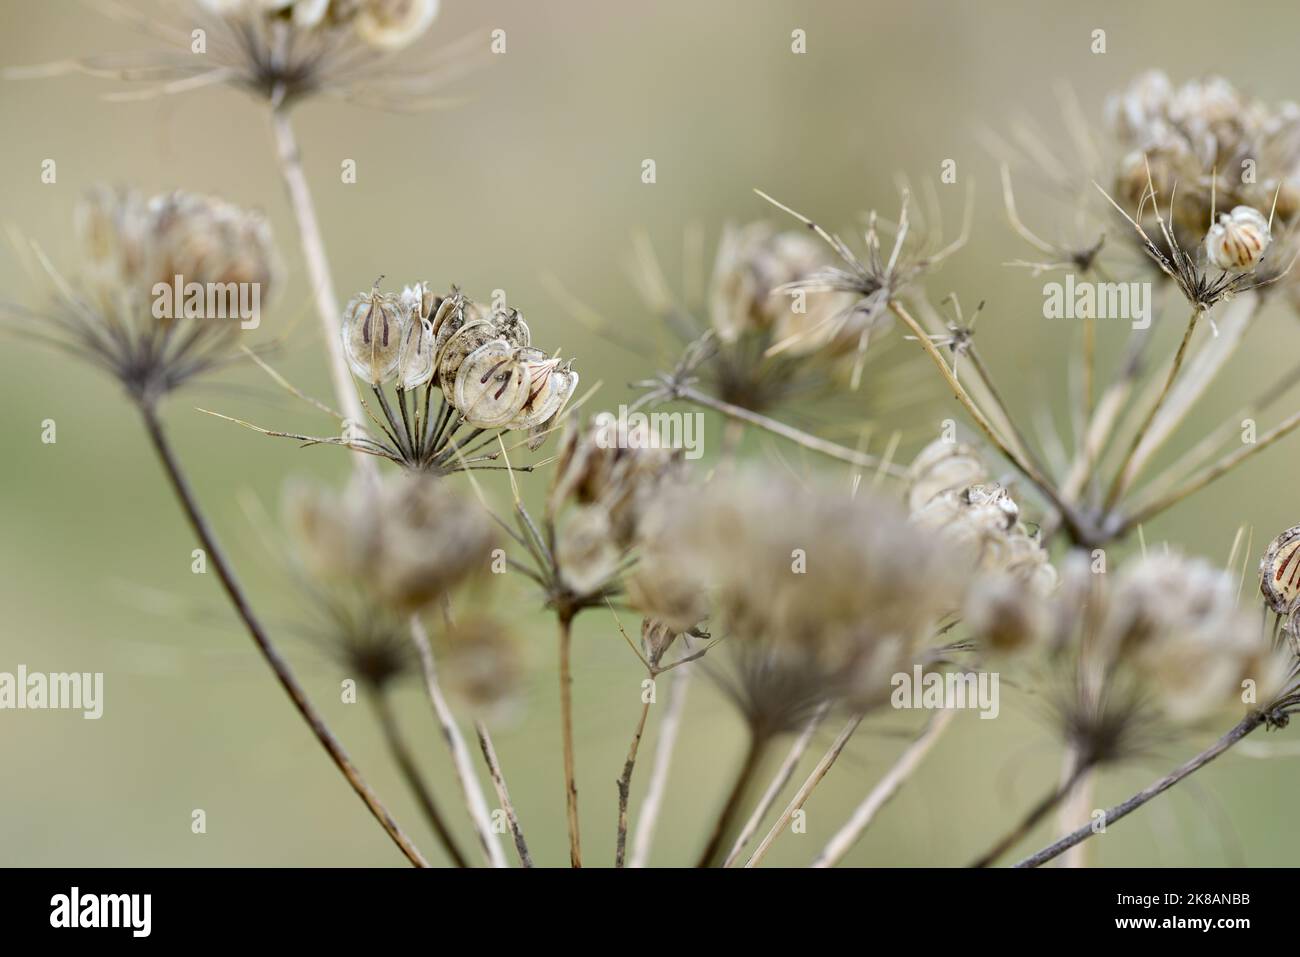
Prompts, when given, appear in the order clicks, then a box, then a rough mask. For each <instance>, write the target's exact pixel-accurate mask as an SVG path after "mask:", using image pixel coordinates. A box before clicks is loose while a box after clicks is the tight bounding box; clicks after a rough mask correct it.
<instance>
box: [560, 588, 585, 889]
mask: <svg viewBox="0 0 1300 957" xmlns="http://www.w3.org/2000/svg"><path fill="white" fill-rule="evenodd" d="M559 620H560V728H561V733H562V735H563V736H564V807H565V814H566V815H567V818H568V825H569V865H570V866H571V867H581V866H582V847H581V841H580V839H579V836H578V783H577V773H576V769H575V761H574V754H573V671H572V666H571V662H570V658H571V653H570V652H571V648H570V646H571V645H572V644H573V630H572V627H571V626H572V624H573V619H572V618H571V617H570V616H569V615H567V614H561V615H560V619H559Z"/></svg>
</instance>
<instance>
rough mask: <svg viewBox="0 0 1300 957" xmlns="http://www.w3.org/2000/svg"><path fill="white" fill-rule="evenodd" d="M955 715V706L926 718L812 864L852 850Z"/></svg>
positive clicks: (829, 862) (832, 861) (824, 864)
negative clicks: (891, 764)
mask: <svg viewBox="0 0 1300 957" xmlns="http://www.w3.org/2000/svg"><path fill="white" fill-rule="evenodd" d="M956 715H957V711H956V710H955V709H953V708H946V709H944V710H942V711H939V712H937V713H936V714H935V715H934V716H933V717H931V718H930V720H929V721H927V722H926V725H925V727H924V728H923V729H922V730H921V733H920V734H919V735H918V736H917V738H916V740H915V741H913V742H912V743H911V744H910V745H908V747H907V750H906V751H904V752H903V753H902V755H900V756H899V758H898V760H897V761H895V762H894V765H893V767H891V768H890V769H889V770H888V771H887V772H886V773H885V776H884V777H883V778H881V779H880V781H879V782H878V783H877V784H876V786H875V787H874V788H872V789H871V793H869V794H868V795H867V796H866V798H865V799H864V800H863V802H862V803H861V804H859V805H858V806H857V808H856V809H855V810H854V811H853V815H852V816H851V817H850V818H849V819H848V821H847V822H845V824H844V826H843V827H841V828H840V829H839V830H838V831H836V832H835V836H834V837H832V838H831V839H830V840H829V841H828V842H827V843H826V846H825V847H824V848H822V851H821V853H820V854H818V855H817V857H816V859H815V860H814V861H813V862H812V866H813V867H834V866H835V865H836V864H838V863H839V862H840V861H841V860H843V858H844V855H845V854H847V853H848V852H849V851H850V850H852V848H853V845H855V844H857V842H858V841H859V839H861V837H862V835H863V833H864V832H865V831H866V829H867V828H868V827H870V826H871V822H872V821H873V820H874V819H875V817H876V814H878V813H879V811H880V809H881V808H882V807H884V806H885V804H886V803H887V802H888V801H889V799H890V798H892V797H893V796H894V795H895V794H897V793H898V791H899V789H900V788H901V787H902V786H903V785H904V784H905V783H906V782H907V780H908V778H910V777H911V776H912V774H913V772H915V771H916V769H917V768H918V767H920V766H921V762H922V761H924V760H925V756H926V755H927V754H929V753H930V749H931V748H932V747H934V745H935V742H937V741H938V740H939V738H940V737H941V736H942V735H943V732H944V730H945V729H946V728H947V727H948V725H949V723H951V721H952V719H953V718H954V717H956Z"/></svg>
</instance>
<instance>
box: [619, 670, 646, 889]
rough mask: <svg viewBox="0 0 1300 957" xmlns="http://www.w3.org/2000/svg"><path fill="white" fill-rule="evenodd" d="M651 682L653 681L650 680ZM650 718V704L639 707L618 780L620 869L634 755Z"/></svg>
mask: <svg viewBox="0 0 1300 957" xmlns="http://www.w3.org/2000/svg"><path fill="white" fill-rule="evenodd" d="M652 680H653V679H652ZM648 717H650V702H649V701H646V702H645V703H644V704H642V705H641V717H640V719H639V720H638V721H637V723H636V730H635V731H633V732H632V743H631V745H629V746H628V749H627V760H626V761H624V762H623V773H622V774H621V775H620V776H619V779H618V839H617V841H616V842H615V845H614V866H615V867H622V866H623V865H624V862H625V859H626V856H627V803H628V797H629V795H630V793H631V790H632V770H633V768H635V767H636V753H637V750H638V749H639V748H640V747H641V736H642V735H643V734H645V722H646V718H648Z"/></svg>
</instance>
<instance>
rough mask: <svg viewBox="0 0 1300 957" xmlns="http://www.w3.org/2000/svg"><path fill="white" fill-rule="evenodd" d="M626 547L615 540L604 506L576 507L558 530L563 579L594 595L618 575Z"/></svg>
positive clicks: (574, 588)
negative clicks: (622, 546)
mask: <svg viewBox="0 0 1300 957" xmlns="http://www.w3.org/2000/svg"><path fill="white" fill-rule="evenodd" d="M622 557H623V549H622V548H621V547H620V546H619V544H618V542H617V541H615V539H614V528H613V522H612V521H611V519H610V514H609V510H608V509H606V508H605V506H604V505H601V504H598V503H593V504H591V505H581V506H578V507H577V508H575V509H573V510H572V511H571V512H570V513H569V514H568V515H567V516H566V517H565V520H564V522H563V523H562V524H561V525H560V527H559V529H558V530H557V531H556V543H555V564H556V565H557V566H558V567H559V570H560V580H561V581H563V582H564V584H565V586H566V587H567V588H569V589H570V590H571V591H573V592H574V593H575V594H578V595H590V594H594V593H595V592H597V591H598V590H599V589H600V587H601V586H602V585H604V584H605V583H606V582H608V581H610V580H611V579H613V578H614V577H615V575H616V574H617V572H618V566H619V562H620V561H621V560H622Z"/></svg>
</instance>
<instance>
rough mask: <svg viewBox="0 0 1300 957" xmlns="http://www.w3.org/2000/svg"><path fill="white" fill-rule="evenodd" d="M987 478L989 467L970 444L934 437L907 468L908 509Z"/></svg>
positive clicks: (910, 509) (918, 508)
mask: <svg viewBox="0 0 1300 957" xmlns="http://www.w3.org/2000/svg"><path fill="white" fill-rule="evenodd" d="M987 478H988V470H987V469H985V468H984V463H983V462H981V461H980V458H979V455H978V453H976V451H975V450H974V449H973V448H971V447H970V446H969V445H964V444H962V443H960V442H949V441H946V440H945V439H935V440H934V441H933V442H931V443H930V444H929V445H927V446H926V447H925V448H924V449H922V450H921V452H920V453H919V454H918V455H917V456H916V458H915V459H913V460H912V465H911V467H910V468H909V469H908V488H907V507H908V510H909V511H911V512H918V511H920V510H921V509H922V508H924V507H925V506H926V505H928V504H929V503H930V502H931V501H932V500H933V499H935V498H937V497H938V496H940V495H942V494H943V493H944V492H950V491H951V492H960V491H962V490H963V489H966V488H969V487H970V486H972V485H977V484H979V483H981V482H983V481H985V480H986V479H987Z"/></svg>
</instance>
